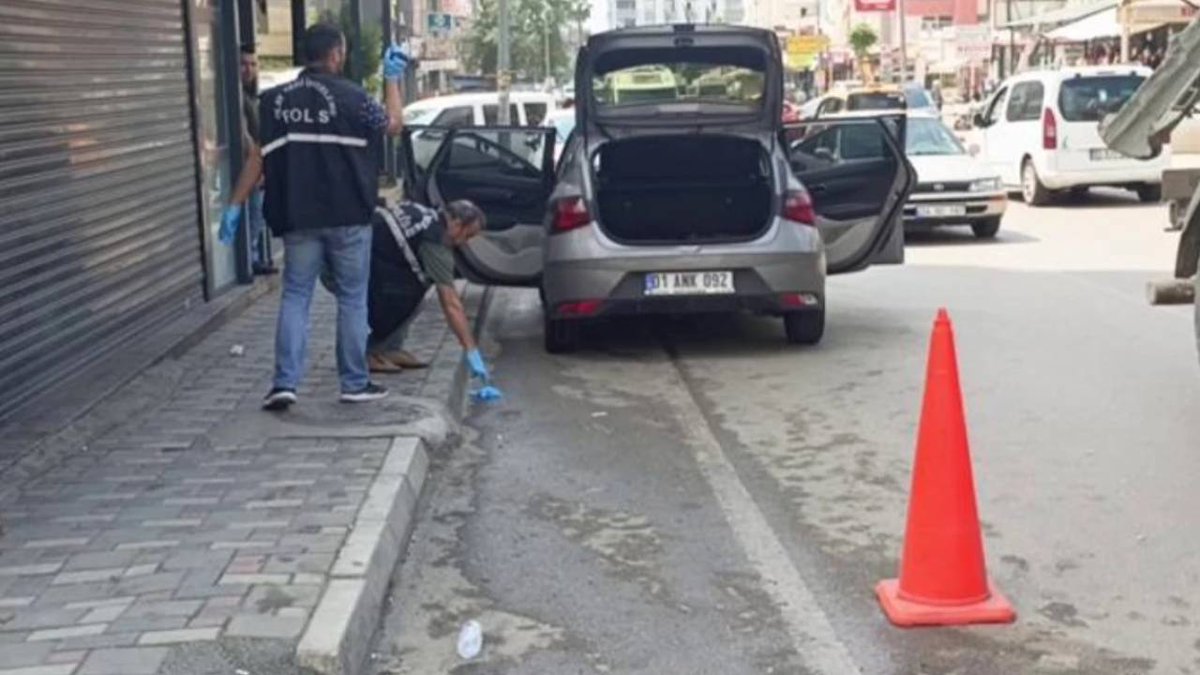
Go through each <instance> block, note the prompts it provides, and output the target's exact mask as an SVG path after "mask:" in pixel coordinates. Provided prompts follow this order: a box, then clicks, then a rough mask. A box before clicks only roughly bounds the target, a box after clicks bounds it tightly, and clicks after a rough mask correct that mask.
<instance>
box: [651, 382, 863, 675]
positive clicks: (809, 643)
mask: <svg viewBox="0 0 1200 675" xmlns="http://www.w3.org/2000/svg"><path fill="white" fill-rule="evenodd" d="M668 377H670V378H672V379H673V380H674V381H673V382H670V383H668V384H672V385H675V386H670V387H667V388H666V389H665V391H666V392H670V394H668V396H667V397H666V398H667V404H668V405H670V406H671V407H672V408H673V409H674V411H675V414H676V415H677V416H678V419H679V421H680V426H681V428H682V429H683V431H684V434H685V436H686V440H687V441H688V442H689V445H690V446H691V447H692V448H693V449H694V450H695V453H696V462H697V464H698V465H699V467H700V472H701V473H702V474H703V475H704V479H705V480H706V481H707V482H708V485H709V487H710V488H711V489H712V491H713V494H714V495H716V497H717V502H718V503H719V504H720V506H721V513H722V514H723V515H724V516H725V521H726V522H727V523H729V527H730V529H732V530H733V534H734V537H735V538H736V539H737V542H738V544H739V545H740V546H741V548H742V551H743V552H744V553H745V554H746V556H747V557H748V558H749V559H750V562H751V564H753V565H754V567H755V569H756V570H757V571H758V573H759V575H760V576H761V577H762V578H763V585H764V586H765V590H766V591H767V593H768V594H770V596H771V599H772V600H774V601H775V604H776V605H778V606H779V610H780V613H781V614H782V615H783V618H784V621H786V622H787V626H788V633H789V635H790V636H791V638H792V641H793V642H794V643H795V647H796V651H797V652H798V653H799V654H800V655H801V658H803V659H804V662H805V665H806V666H808V667H810V668H812V669H814V670H816V671H817V672H821V673H829V674H830V675H847V674H848V673H859V672H862V670H861V669H860V668H859V667H858V666H857V665H855V663H854V659H852V658H851V657H850V651H849V650H848V649H846V645H845V644H843V643H842V641H841V640H840V639H839V638H838V636H837V633H836V632H835V631H834V629H833V625H832V624H831V623H829V617H827V616H826V615H825V611H824V610H822V609H821V606H820V605H819V604H817V599H816V598H815V597H814V596H813V594H812V591H810V590H809V589H808V586H807V585H806V584H805V583H804V578H803V577H802V576H801V575H800V572H799V570H797V569H796V566H795V565H793V564H792V561H791V558H789V557H788V554H787V550H786V549H785V548H784V547H783V544H782V543H781V542H780V541H779V538H778V537H776V536H775V532H774V530H772V529H771V526H770V525H769V524H768V523H767V519H766V517H765V516H763V514H762V511H761V510H760V509H759V508H758V504H757V503H755V501H754V498H753V497H751V496H750V491H749V490H747V489H746V486H745V485H744V484H743V483H742V481H741V479H740V478H739V477H738V475H737V470H736V469H734V468H733V463H732V462H730V461H729V457H728V456H726V454H725V451H724V449H722V448H721V444H720V442H719V441H718V440H717V437H716V434H715V433H714V431H713V428H712V426H711V425H710V424H709V421H708V418H707V417H705V416H704V413H703V411H701V410H700V406H699V405H698V404H697V403H696V400H695V399H694V398H693V397H692V394H691V390H690V388H689V387H688V385H687V381H686V379H685V378H684V376H683V373H682V371H681V370H680V367H679V364H678V362H677V361H676V360H675V359H674V358H672V359H671V361H670V375H669V376H668ZM676 392H681V393H679V394H676Z"/></svg>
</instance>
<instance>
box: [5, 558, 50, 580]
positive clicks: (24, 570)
mask: <svg viewBox="0 0 1200 675" xmlns="http://www.w3.org/2000/svg"><path fill="white" fill-rule="evenodd" d="M62 566H63V561H61V560H60V561H58V562H50V563H39V564H36V565H11V566H7V567H0V577H32V576H37V575H39V574H54V573H55V572H57V571H59V570H60V569H62Z"/></svg>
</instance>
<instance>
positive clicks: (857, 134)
mask: <svg viewBox="0 0 1200 675" xmlns="http://www.w3.org/2000/svg"><path fill="white" fill-rule="evenodd" d="M883 134H884V131H883V127H881V126H880V125H878V124H851V125H847V126H845V127H842V134H841V146H842V147H841V152H840V153H839V155H840V157H841V158H842V159H844V160H867V159H883V157H884V156H885V155H884V152H885V147H886V146H885V141H884V140H883Z"/></svg>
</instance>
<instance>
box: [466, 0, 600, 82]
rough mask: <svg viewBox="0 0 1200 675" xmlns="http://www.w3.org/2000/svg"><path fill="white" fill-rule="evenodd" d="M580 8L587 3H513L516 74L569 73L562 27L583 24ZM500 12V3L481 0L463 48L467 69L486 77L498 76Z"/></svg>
mask: <svg viewBox="0 0 1200 675" xmlns="http://www.w3.org/2000/svg"><path fill="white" fill-rule="evenodd" d="M580 4H584V5H586V4H587V3H586V2H585V1H581V0H509V3H508V10H509V38H510V40H511V42H510V45H509V52H510V54H511V55H512V69H513V71H515V72H522V71H523V72H525V73H529V74H541V75H542V76H543V77H544V76H546V75H552V74H554V73H556V72H560V71H563V70H565V69H566V68H567V67H568V65H569V59H568V57H567V52H566V45H565V42H564V40H563V33H562V27H563V26H565V25H567V22H568V21H576V22H580V23H581V20H580V19H578V18H576V17H577V16H578V11H579V10H578V7H577V5H580ZM498 10H499V3H498V2H497V1H496V0H479V5H478V7H477V10H476V12H475V17H474V19H473V21H472V22H471V28H470V29H469V31H468V33H467V35H466V37H465V38H464V39H463V42H462V45H461V50H462V57H463V61H464V62H465V63H466V64H467V67H468V68H469V69H471V70H473V71H475V72H478V73H482V74H485V75H494V74H496V61H497V52H498V40H499V36H500V17H499V12H498ZM573 10H574V13H573ZM584 18H586V16H585V17H584ZM547 41H548V42H549V45H548V46H549V49H548V50H547ZM547 51H548V52H549V57H550V59H549V61H550V71H549V73H547V72H546V55H547Z"/></svg>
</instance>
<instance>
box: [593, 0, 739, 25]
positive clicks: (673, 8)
mask: <svg viewBox="0 0 1200 675" xmlns="http://www.w3.org/2000/svg"><path fill="white" fill-rule="evenodd" d="M753 2H755V0H608V16H609V17H610V19H609V20H610V23H611V26H610V27H611V28H630V27H632V26H654V25H661V24H671V23H730V24H742V23H747V21H748V20H749V19H750V18H751V17H750V15H749V13H748V11H747V10H748V8H749V7H750V5H751V4H752V3H753Z"/></svg>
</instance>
